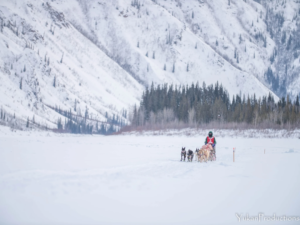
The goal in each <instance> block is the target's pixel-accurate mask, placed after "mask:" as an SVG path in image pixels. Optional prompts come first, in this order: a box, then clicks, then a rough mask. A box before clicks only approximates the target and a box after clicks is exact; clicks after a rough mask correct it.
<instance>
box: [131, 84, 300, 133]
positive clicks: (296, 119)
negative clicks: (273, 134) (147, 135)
mask: <svg viewBox="0 0 300 225" xmlns="http://www.w3.org/2000/svg"><path fill="white" fill-rule="evenodd" d="M299 109H300V107H299V96H297V97H296V99H295V100H294V101H292V100H291V99H290V98H289V96H287V97H282V98H281V99H280V100H279V101H275V99H274V96H273V95H272V94H271V93H269V94H268V95H266V96H263V97H259V98H257V97H256V95H255V94H253V95H247V96H246V95H242V94H237V95H234V96H232V98H230V96H229V93H228V91H227V90H226V89H225V88H224V87H223V86H222V84H219V83H218V82H217V83H216V84H215V85H208V86H206V84H205V82H203V84H202V86H200V85H199V83H196V84H191V85H190V86H188V85H186V86H184V85H180V86H177V85H175V86H174V85H167V84H164V85H157V86H154V84H153V83H152V85H151V87H150V88H147V89H146V91H145V92H144V93H143V95H142V99H141V102H140V106H135V107H134V109H133V115H132V119H131V120H132V126H133V127H150V128H153V127H156V128H157V127H159V128H175V127H178V125H180V126H181V127H198V126H201V125H205V124H206V125H207V124H210V123H211V124H212V123H213V124H215V125H218V126H221V125H226V124H235V127H237V128H238V127H240V126H241V125H243V127H247V128H299V127H300V110H299ZM157 125H159V126H157ZM223 127H224V126H223Z"/></svg>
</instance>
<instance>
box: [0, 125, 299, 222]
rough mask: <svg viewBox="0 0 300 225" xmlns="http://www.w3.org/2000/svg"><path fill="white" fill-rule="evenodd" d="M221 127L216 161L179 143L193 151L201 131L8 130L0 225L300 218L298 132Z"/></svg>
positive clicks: (1, 156)
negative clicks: (253, 132)
mask: <svg viewBox="0 0 300 225" xmlns="http://www.w3.org/2000/svg"><path fill="white" fill-rule="evenodd" d="M215 135H216V137H217V141H218V145H217V161H216V162H209V163H207V164H206V163H202V164H200V163H198V162H192V163H188V162H180V161H179V159H180V149H181V147H182V146H186V147H187V148H190V149H193V150H195V148H196V147H199V146H201V145H202V144H203V141H204V136H203V137H202V136H167V135H165V136H163V135H162V136H135V135H120V136H106V137H105V136H77V135H69V134H68V135H58V134H53V133H49V134H47V133H41V134H38V133H34V134H30V133H28V132H17V133H12V132H10V131H9V130H8V129H6V128H1V132H0V143H1V149H0V224H235V223H239V222H238V221H239V220H238V218H237V215H236V213H238V215H241V214H242V216H246V214H247V213H248V214H249V217H250V216H258V214H259V213H263V214H264V215H265V216H273V214H274V213H275V214H276V216H277V217H280V216H296V217H297V216H298V217H300V212H299V208H300V194H299V189H300V180H299V176H300V154H299V153H300V147H299V139H297V138H291V139H275V138H273V139H267V138H243V137H238V138H232V137H228V136H227V137H219V136H218V134H217V133H215ZM233 147H236V162H235V163H233V162H232V148H233ZM264 149H266V154H264ZM242 222H244V223H245V224H299V222H300V221H287V220H286V221H281V222H275V223H274V222H267V221H261V222H257V221H256V222H255V221H252V222H249V221H241V222H240V223H242Z"/></svg>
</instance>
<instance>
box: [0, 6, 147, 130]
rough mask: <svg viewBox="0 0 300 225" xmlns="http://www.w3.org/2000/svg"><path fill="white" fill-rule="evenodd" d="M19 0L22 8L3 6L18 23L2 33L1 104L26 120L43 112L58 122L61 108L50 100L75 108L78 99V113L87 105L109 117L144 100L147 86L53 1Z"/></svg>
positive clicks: (101, 116)
mask: <svg viewBox="0 0 300 225" xmlns="http://www.w3.org/2000/svg"><path fill="white" fill-rule="evenodd" d="M15 3H16V8H14V7H13V6H14V3H8V2H7V6H2V7H1V8H0V10H1V13H2V14H1V17H2V18H6V21H17V22H16V24H18V25H16V26H14V25H13V24H10V25H7V26H10V28H7V27H5V28H4V29H3V33H1V39H2V41H1V42H0V43H1V44H0V45H1V49H3V50H4V51H1V80H2V82H1V86H2V88H1V92H2V94H5V95H6V97H5V98H1V105H3V106H4V108H5V109H6V110H8V111H11V113H13V112H15V113H16V114H17V116H20V115H21V116H23V117H24V119H26V118H27V117H28V116H29V117H30V118H31V117H32V115H33V114H37V115H40V117H43V118H44V119H45V118H47V119H48V120H50V121H52V122H56V119H57V116H58V115H57V113H55V112H53V110H49V109H48V108H47V107H45V105H44V104H48V105H51V106H55V105H57V106H60V107H61V108H63V109H65V110H69V108H72V110H73V111H74V105H75V100H76V105H77V109H76V112H77V113H78V112H80V111H81V113H82V114H84V111H85V109H86V107H87V108H88V109H89V113H90V115H94V117H96V118H98V119H100V120H104V114H105V112H110V113H116V114H117V113H119V112H120V111H121V110H122V109H127V107H128V105H129V104H133V103H137V102H138V98H139V97H140V95H141V93H142V90H143V89H142V86H141V85H140V84H138V82H136V81H135V80H134V79H133V78H132V77H131V76H130V75H129V74H128V73H127V72H126V71H124V70H123V69H122V68H120V66H119V65H118V64H116V63H115V62H114V61H112V60H111V59H110V58H109V57H107V55H106V54H104V53H103V52H102V51H101V50H100V49H99V48H97V47H96V46H95V45H94V44H93V43H92V42H91V41H90V40H88V39H87V38H85V37H84V36H83V35H82V34H81V33H80V32H78V31H77V30H76V29H75V28H74V27H72V25H70V24H69V23H68V22H66V21H65V20H64V17H63V15H62V14H59V13H58V12H56V11H55V10H54V9H53V8H52V7H51V6H50V4H47V3H45V4H44V5H43V6H41V7H35V6H34V5H31V4H29V3H27V4H26V3H23V2H15ZM36 3H40V2H36ZM39 5H40V4H39ZM10 7H11V8H10ZM12 8H13V11H11V9H12ZM23 10H24V11H27V12H28V14H26V13H23ZM14 11H21V12H22V13H20V14H14V13H13V12H14ZM19 15H22V16H24V17H21V16H19ZM25 15H26V16H25ZM51 18H52V19H53V18H54V19H53V20H54V21H55V24H56V26H54V25H53V24H54V22H53V21H52V19H51ZM59 19H60V20H59ZM27 21H30V23H31V24H29V23H28V22H27ZM50 21H52V22H50ZM51 23H52V24H51ZM45 24H46V25H47V24H48V25H47V26H45ZM59 26H60V27H61V28H58V27H59ZM54 27H55V28H54ZM51 31H53V34H52V32H51ZM16 33H19V34H18V35H16ZM23 33H24V34H23ZM62 57H63V58H62ZM21 82H22V90H20V83H21ZM54 83H55V84H54ZM54 86H55V87H54ZM76 112H75V113H76ZM36 120H37V121H38V120H39V119H38V118H36ZM49 125H50V126H51V124H49ZM52 125H53V124H52Z"/></svg>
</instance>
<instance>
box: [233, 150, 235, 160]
mask: <svg viewBox="0 0 300 225" xmlns="http://www.w3.org/2000/svg"><path fill="white" fill-rule="evenodd" d="M234 154H235V148H233V162H234Z"/></svg>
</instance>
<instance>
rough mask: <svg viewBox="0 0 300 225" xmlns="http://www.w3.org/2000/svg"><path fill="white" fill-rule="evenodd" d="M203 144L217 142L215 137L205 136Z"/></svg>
mask: <svg viewBox="0 0 300 225" xmlns="http://www.w3.org/2000/svg"><path fill="white" fill-rule="evenodd" d="M205 144H217V142H216V138H215V137H211V138H210V137H208V136H207V137H206V138H205Z"/></svg>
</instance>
